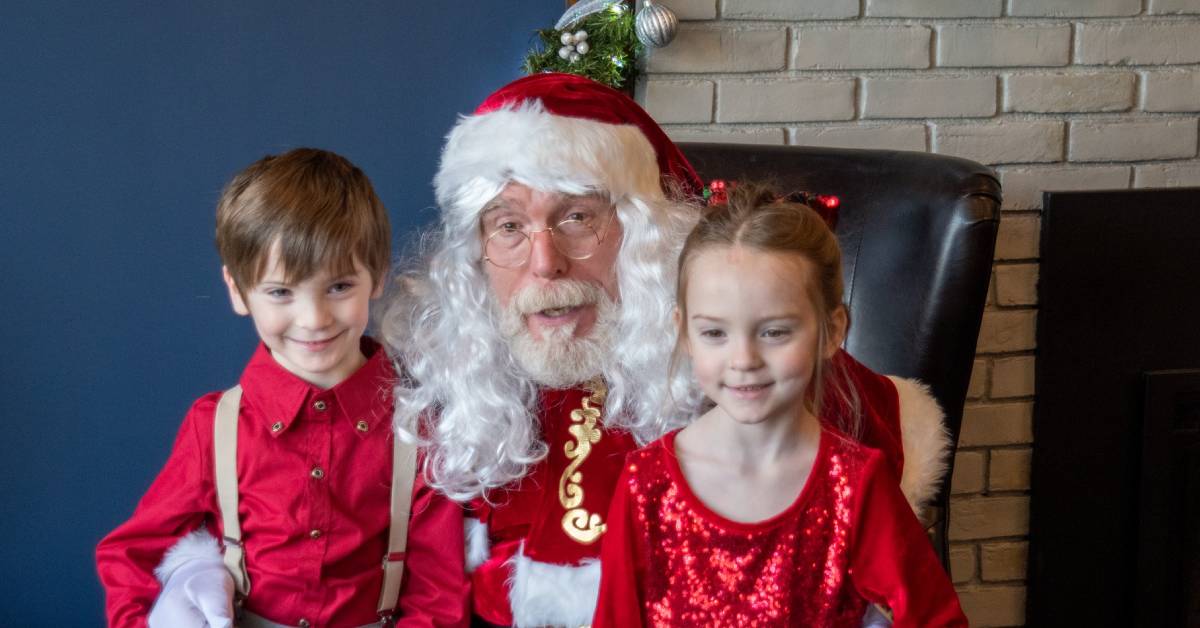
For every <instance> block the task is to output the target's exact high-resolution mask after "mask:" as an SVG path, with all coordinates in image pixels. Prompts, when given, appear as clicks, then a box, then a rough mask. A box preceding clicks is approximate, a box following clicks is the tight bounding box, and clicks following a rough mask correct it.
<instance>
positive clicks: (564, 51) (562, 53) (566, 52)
mask: <svg viewBox="0 0 1200 628" xmlns="http://www.w3.org/2000/svg"><path fill="white" fill-rule="evenodd" d="M558 56H559V57H562V58H563V59H566V58H567V57H570V56H571V47H570V46H563V47H562V48H559V49H558Z"/></svg>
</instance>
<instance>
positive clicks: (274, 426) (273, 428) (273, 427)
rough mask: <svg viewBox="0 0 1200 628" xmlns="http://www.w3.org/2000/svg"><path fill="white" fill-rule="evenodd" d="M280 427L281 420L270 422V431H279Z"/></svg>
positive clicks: (281, 424)
mask: <svg viewBox="0 0 1200 628" xmlns="http://www.w3.org/2000/svg"><path fill="white" fill-rule="evenodd" d="M281 429H283V421H276V422H274V423H272V424H271V431H272V432H278V431H279V430H281Z"/></svg>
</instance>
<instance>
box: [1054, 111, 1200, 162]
mask: <svg viewBox="0 0 1200 628" xmlns="http://www.w3.org/2000/svg"><path fill="white" fill-rule="evenodd" d="M1196 141H1197V136H1196V118H1187V119H1182V120H1161V119H1156V120H1132V121H1109V120H1076V121H1074V122H1072V123H1071V142H1070V145H1069V147H1068V153H1069V156H1070V159H1071V161H1136V160H1142V159H1164V158H1165V159H1179V158H1186V157H1195V156H1196Z"/></svg>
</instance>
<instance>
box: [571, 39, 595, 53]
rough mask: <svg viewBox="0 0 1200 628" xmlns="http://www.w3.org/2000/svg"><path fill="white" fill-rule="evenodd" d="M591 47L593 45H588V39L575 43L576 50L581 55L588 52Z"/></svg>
mask: <svg viewBox="0 0 1200 628" xmlns="http://www.w3.org/2000/svg"><path fill="white" fill-rule="evenodd" d="M590 49H591V47H590V46H588V43H587V42H586V41H581V42H579V43H577V44H575V52H578V53H579V54H581V55H585V54H587V51H588V50H590Z"/></svg>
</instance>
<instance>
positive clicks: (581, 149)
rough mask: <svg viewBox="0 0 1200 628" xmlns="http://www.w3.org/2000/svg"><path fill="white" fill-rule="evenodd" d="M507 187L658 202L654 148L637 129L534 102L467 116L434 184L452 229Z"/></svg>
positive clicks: (444, 152) (449, 138)
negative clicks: (600, 193) (557, 112)
mask: <svg viewBox="0 0 1200 628" xmlns="http://www.w3.org/2000/svg"><path fill="white" fill-rule="evenodd" d="M510 181H515V182H517V183H522V184H524V185H528V186H529V187H532V188H534V189H537V190H544V191H557V192H563V193H567V194H587V193H591V192H596V191H603V192H607V193H608V194H609V195H610V196H611V198H612V199H613V200H614V201H617V200H619V199H621V198H627V197H631V198H641V199H644V200H652V199H661V198H662V197H663V191H662V185H661V183H660V182H659V170H658V159H657V157H656V155H655V152H654V147H653V146H651V144H650V141H649V140H647V139H646V136H645V135H644V134H643V133H642V131H641V129H639V128H638V127H637V126H635V125H632V124H608V123H604V122H598V121H595V120H590V119H586V118H573V117H568V116H560V115H555V114H552V113H550V112H547V111H546V110H545V107H544V106H543V105H542V103H541V101H539V100H529V101H525V102H523V103H520V104H518V105H515V106H511V107H505V108H501V109H496V110H494V111H489V112H487V113H482V114H478V115H470V116H462V117H461V118H460V119H459V122H458V124H456V125H455V126H454V129H453V130H451V131H450V134H449V135H448V136H447V137H446V147H445V148H444V149H443V150H442V161H441V164H440V165H439V166H438V172H437V175H436V176H434V179H433V186H434V190H435V192H436V195H437V201H438V205H439V206H440V207H441V208H442V211H443V212H444V213H445V214H448V215H447V216H445V218H444V220H445V221H446V222H447V223H448V224H461V222H462V221H468V222H470V221H474V220H475V219H476V218H477V215H478V213H479V211H480V209H482V208H483V205H484V204H485V203H487V202H488V201H490V200H491V199H492V198H493V197H494V196H495V195H496V194H498V193H499V192H500V190H501V189H502V188H503V187H504V185H505V184H506V183H508V182H510Z"/></svg>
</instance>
